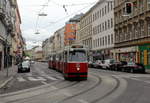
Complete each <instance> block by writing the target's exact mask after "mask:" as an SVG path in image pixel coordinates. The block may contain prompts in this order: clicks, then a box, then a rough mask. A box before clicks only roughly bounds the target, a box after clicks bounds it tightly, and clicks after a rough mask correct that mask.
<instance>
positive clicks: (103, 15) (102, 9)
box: [102, 8, 104, 16]
mask: <svg viewBox="0 0 150 103" xmlns="http://www.w3.org/2000/svg"><path fill="white" fill-rule="evenodd" d="M102 16H104V8H102Z"/></svg>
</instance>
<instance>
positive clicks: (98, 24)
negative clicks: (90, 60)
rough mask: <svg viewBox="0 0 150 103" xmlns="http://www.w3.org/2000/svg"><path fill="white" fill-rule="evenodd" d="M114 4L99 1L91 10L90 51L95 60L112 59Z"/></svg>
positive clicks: (106, 0)
mask: <svg viewBox="0 0 150 103" xmlns="http://www.w3.org/2000/svg"><path fill="white" fill-rule="evenodd" d="M113 8H114V2H113V0H100V1H99V2H98V3H97V4H96V5H95V6H94V7H93V8H92V31H93V33H92V34H93V35H92V41H93V43H92V50H93V57H94V58H95V59H102V60H103V59H109V58H113V56H114V53H113V48H114V10H113Z"/></svg>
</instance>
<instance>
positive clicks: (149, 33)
mask: <svg viewBox="0 0 150 103" xmlns="http://www.w3.org/2000/svg"><path fill="white" fill-rule="evenodd" d="M147 30H148V31H147V33H148V36H150V21H147Z"/></svg>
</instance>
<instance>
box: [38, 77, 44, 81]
mask: <svg viewBox="0 0 150 103" xmlns="http://www.w3.org/2000/svg"><path fill="white" fill-rule="evenodd" d="M37 78H38V80H41V81H46V79H45V78H43V77H37Z"/></svg>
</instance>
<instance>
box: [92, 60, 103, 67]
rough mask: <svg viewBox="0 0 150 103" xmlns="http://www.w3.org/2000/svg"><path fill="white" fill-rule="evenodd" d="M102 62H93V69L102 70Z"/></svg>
mask: <svg viewBox="0 0 150 103" xmlns="http://www.w3.org/2000/svg"><path fill="white" fill-rule="evenodd" d="M101 65H102V61H101V60H96V61H95V62H93V67H94V68H102V66H101Z"/></svg>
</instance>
